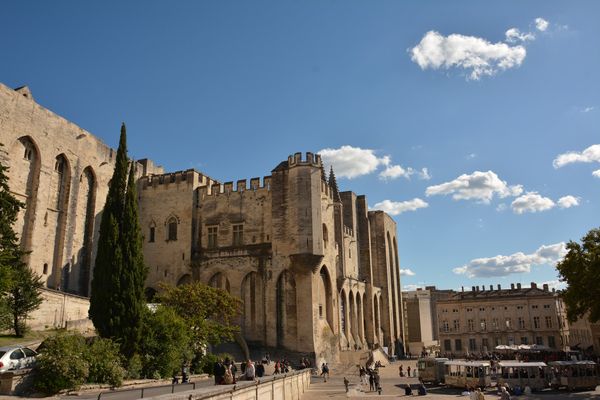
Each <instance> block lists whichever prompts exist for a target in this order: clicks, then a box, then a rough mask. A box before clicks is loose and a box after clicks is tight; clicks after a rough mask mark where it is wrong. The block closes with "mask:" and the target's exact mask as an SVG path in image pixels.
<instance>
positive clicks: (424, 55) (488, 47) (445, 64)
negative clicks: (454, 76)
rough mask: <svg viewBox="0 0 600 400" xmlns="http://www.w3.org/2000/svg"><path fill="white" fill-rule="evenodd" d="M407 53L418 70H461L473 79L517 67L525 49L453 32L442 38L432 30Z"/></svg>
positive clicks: (521, 61) (521, 60)
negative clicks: (417, 66)
mask: <svg viewBox="0 0 600 400" xmlns="http://www.w3.org/2000/svg"><path fill="white" fill-rule="evenodd" d="M410 53H411V60H412V61H413V62H415V63H417V64H418V65H419V67H421V69H427V68H431V69H440V68H443V69H450V68H462V69H464V70H466V71H468V72H469V74H468V78H469V79H473V80H479V79H480V78H481V77H483V76H493V75H495V74H496V73H497V72H498V71H503V70H506V69H510V68H515V67H519V66H520V65H521V64H522V63H523V60H524V59H525V56H526V55H527V51H526V50H525V47H523V46H520V45H518V46H510V45H508V44H506V43H502V42H498V43H491V42H489V41H487V40H485V39H483V38H479V37H475V36H465V35H460V34H456V33H455V34H451V35H448V36H443V35H441V34H440V33H438V32H436V31H429V32H427V33H426V34H425V36H423V38H422V39H421V41H420V42H419V44H418V45H416V46H415V47H413V48H412V49H411V50H410Z"/></svg>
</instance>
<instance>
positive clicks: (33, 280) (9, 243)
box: [0, 144, 43, 337]
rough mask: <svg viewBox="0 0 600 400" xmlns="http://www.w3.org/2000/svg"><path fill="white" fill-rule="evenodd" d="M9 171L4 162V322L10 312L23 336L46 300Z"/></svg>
mask: <svg viewBox="0 0 600 400" xmlns="http://www.w3.org/2000/svg"><path fill="white" fill-rule="evenodd" d="M0 146H1V144H0ZM7 173H8V167H6V166H4V165H2V164H0V313H1V314H2V315H0V325H6V323H7V319H8V317H9V316H10V320H11V327H12V329H13V330H14V332H15V335H17V336H19V337H21V336H23V335H24V333H25V328H26V325H25V321H26V319H27V317H28V314H29V313H30V312H31V311H33V310H35V309H37V308H38V307H39V305H40V304H41V303H42V297H41V294H40V291H39V289H40V288H42V287H43V283H42V282H41V278H40V277H39V276H38V275H36V274H35V273H34V272H33V271H31V270H30V269H29V267H28V266H27V264H25V263H24V262H23V256H24V255H25V253H24V252H23V250H21V248H20V246H19V239H18V236H17V234H16V233H15V231H14V229H13V225H14V223H15V222H16V220H17V217H18V215H19V211H20V210H21V209H22V208H23V207H24V206H25V205H24V204H23V203H21V202H20V201H19V200H17V199H16V198H15V197H14V196H13V195H12V194H11V193H10V190H9V187H8V176H7Z"/></svg>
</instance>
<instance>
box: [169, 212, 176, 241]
mask: <svg viewBox="0 0 600 400" xmlns="http://www.w3.org/2000/svg"><path fill="white" fill-rule="evenodd" d="M167 226H168V228H169V236H168V237H167V240H169V241H171V240H177V218H175V217H171V218H169V222H167Z"/></svg>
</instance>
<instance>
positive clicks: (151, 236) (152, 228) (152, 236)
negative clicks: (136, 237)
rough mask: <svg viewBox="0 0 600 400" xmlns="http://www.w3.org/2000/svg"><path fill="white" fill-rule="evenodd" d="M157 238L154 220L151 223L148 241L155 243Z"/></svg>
mask: <svg viewBox="0 0 600 400" xmlns="http://www.w3.org/2000/svg"><path fill="white" fill-rule="evenodd" d="M155 240H156V224H155V223H154V221H152V222H151V223H150V227H149V232H148V242H149V243H154V241H155Z"/></svg>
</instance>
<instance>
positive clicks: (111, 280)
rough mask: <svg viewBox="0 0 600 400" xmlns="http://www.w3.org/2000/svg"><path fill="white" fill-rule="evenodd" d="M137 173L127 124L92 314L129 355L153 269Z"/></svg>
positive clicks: (107, 210)
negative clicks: (146, 253)
mask: <svg viewBox="0 0 600 400" xmlns="http://www.w3.org/2000/svg"><path fill="white" fill-rule="evenodd" d="M132 164H133V163H132ZM128 173H129V177H128ZM134 174H135V171H133V166H132V168H131V169H130V168H129V162H128V160H127V134H126V128H125V124H123V125H122V126H121V136H120V139H119V148H118V150H117V157H116V162H115V170H114V172H113V177H112V180H111V183H110V186H109V189H108V195H107V197H106V203H105V206H104V211H103V213H102V220H101V221H100V237H99V239H98V252H97V255H96V265H95V267H94V276H93V279H92V293H91V296H90V311H89V314H90V318H91V319H92V321H93V322H94V326H95V327H96V329H97V330H98V333H99V334H100V336H102V337H105V338H112V339H114V340H116V341H117V342H118V343H119V344H120V346H121V352H122V353H123V354H124V355H125V356H126V357H128V358H129V357H131V356H132V355H133V354H134V353H135V352H136V351H137V349H138V347H139V341H140V339H141V325H142V317H141V316H142V313H143V308H144V292H143V290H144V282H145V279H146V273H147V271H146V268H145V266H144V261H143V255H142V239H141V231H140V227H139V220H138V210H137V207H138V205H137V196H136V190H135V175H134Z"/></svg>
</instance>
